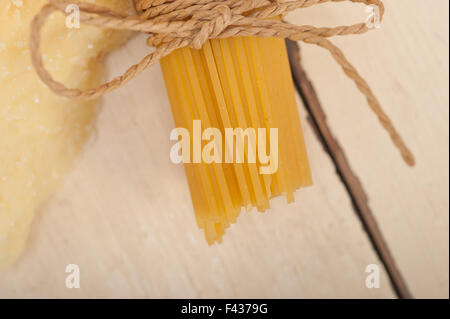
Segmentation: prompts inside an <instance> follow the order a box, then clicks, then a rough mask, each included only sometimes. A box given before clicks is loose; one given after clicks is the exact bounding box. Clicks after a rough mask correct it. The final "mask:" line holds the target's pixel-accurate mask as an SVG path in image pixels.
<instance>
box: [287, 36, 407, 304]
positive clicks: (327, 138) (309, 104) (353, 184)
mask: <svg viewBox="0 0 450 319" xmlns="http://www.w3.org/2000/svg"><path fill="white" fill-rule="evenodd" d="M286 45H287V48H288V53H289V60H290V63H291V70H292V75H293V78H294V82H295V85H296V87H297V90H298V92H299V94H300V95H301V98H302V100H303V103H304V104H305V107H306V109H307V111H308V113H309V116H310V123H311V124H312V125H313V128H314V130H315V131H316V134H318V137H319V139H320V140H321V142H322V145H323V147H324V148H325V150H326V152H327V153H328V154H329V155H330V157H331V159H332V160H333V162H334V165H335V167H336V171H337V173H338V175H339V177H340V178H341V180H342V182H343V183H344V185H345V187H346V189H347V192H348V193H349V195H350V197H351V199H352V203H353V207H354V209H355V212H356V214H357V215H358V218H359V219H360V220H361V223H362V224H363V227H364V229H365V231H366V233H367V235H368V237H369V239H370V242H371V243H372V246H373V247H374V249H375V251H376V253H377V255H378V257H379V258H380V260H381V262H382V263H383V265H384V267H385V269H386V271H387V273H388V276H389V279H390V281H391V284H392V287H393V289H394V291H395V293H396V294H397V296H398V297H399V298H401V299H410V298H412V295H411V293H410V292H409V290H408V287H407V285H406V282H405V280H404V279H403V276H402V275H401V273H400V271H399V269H398V268H397V266H396V264H395V260H394V258H393V257H392V255H391V253H390V251H389V247H388V246H387V244H386V241H385V240H384V238H383V235H382V233H381V230H380V228H379V227H378V224H377V221H376V219H375V217H374V215H373V213H372V211H371V210H370V207H369V205H368V197H367V195H366V192H365V190H364V188H363V186H362V184H361V182H360V181H359V179H358V177H357V176H356V174H355V173H354V172H353V170H352V168H351V167H350V164H349V162H348V161H347V158H346V156H345V153H344V151H343V150H342V148H341V147H340V145H339V142H338V141H337V140H336V138H335V137H334V136H333V133H332V132H331V129H330V127H329V126H328V124H327V117H326V115H325V113H324V111H323V109H322V106H321V105H320V102H319V99H318V97H317V94H316V92H315V90H314V87H313V86H312V84H311V82H310V80H309V79H308V77H307V75H306V73H305V71H304V70H303V67H302V64H301V56H300V48H299V46H298V44H297V43H296V42H293V41H290V40H287V41H286Z"/></svg>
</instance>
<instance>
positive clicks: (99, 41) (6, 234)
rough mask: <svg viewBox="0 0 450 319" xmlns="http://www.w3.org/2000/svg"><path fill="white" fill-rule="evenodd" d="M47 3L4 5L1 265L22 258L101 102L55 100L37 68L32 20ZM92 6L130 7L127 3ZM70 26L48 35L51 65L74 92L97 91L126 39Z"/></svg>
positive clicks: (54, 20)
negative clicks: (105, 60) (41, 210)
mask: <svg viewBox="0 0 450 319" xmlns="http://www.w3.org/2000/svg"><path fill="white" fill-rule="evenodd" d="M46 2H47V1H46V0H0V268H3V267H5V266H6V265H10V264H12V262H13V261H14V260H16V259H17V258H18V257H19V256H20V254H21V252H22V251H23V249H24V246H25V243H26V239H27V234H28V232H29V227H30V224H31V221H32V219H33V215H34V212H35V210H36V208H38V207H39V205H41V204H42V203H43V202H44V201H45V200H46V199H48V198H49V196H50V195H51V194H52V192H54V190H55V188H56V187H57V185H58V183H59V182H60V181H61V178H62V177H63V176H64V174H65V173H66V172H67V171H68V169H69V168H70V167H71V166H72V164H73V162H74V159H75V158H76V156H77V155H78V154H79V153H80V151H81V150H82V148H83V145H84V143H85V142H86V141H87V139H88V138H89V136H90V134H91V132H92V131H93V128H94V125H95V120H96V115H97V113H98V111H99V105H98V102H95V101H91V102H80V101H73V100H69V99H66V98H61V97H59V96H56V95H55V94H53V93H52V92H51V91H50V90H49V89H48V88H47V87H46V86H45V85H44V84H43V83H42V82H40V80H39V79H38V77H37V75H36V74H35V71H34V69H33V68H32V66H31V61H30V51H29V49H28V36H29V23H30V21H31V19H32V18H33V16H34V15H35V14H36V13H37V12H38V11H39V9H40V8H41V7H42V5H43V4H45V3H46ZM89 2H93V3H98V4H101V5H105V6H108V7H110V8H112V9H114V10H116V11H120V12H127V11H130V10H132V4H131V1H129V0H95V1H89ZM65 22H66V21H65V17H64V16H63V15H62V14H61V13H55V14H54V15H53V16H52V17H51V18H50V19H49V21H48V23H47V25H46V27H45V28H44V30H43V33H42V38H43V43H42V52H43V56H44V60H45V63H46V66H47V67H48V69H49V70H50V72H51V73H52V74H53V76H54V77H55V78H56V79H58V80H60V81H62V82H63V83H65V84H66V85H67V86H69V87H78V88H87V87H93V86H95V85H97V84H99V82H100V80H101V79H102V77H101V71H102V70H101V68H102V64H101V63H99V59H100V58H101V57H102V56H103V55H104V53H105V52H107V51H109V50H111V49H113V48H114V47H116V46H117V45H118V44H120V43H123V41H124V39H125V38H126V36H127V35H126V34H125V33H124V32H117V31H110V30H109V31H106V30H101V29H98V28H95V27H89V26H81V28H80V29H69V28H67V27H66V23H65ZM74 196H76V194H74Z"/></svg>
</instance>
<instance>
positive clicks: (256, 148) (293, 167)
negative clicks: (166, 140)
mask: <svg viewBox="0 0 450 319" xmlns="http://www.w3.org/2000/svg"><path fill="white" fill-rule="evenodd" d="M161 67H162V70H163V75H164V78H165V82H166V87H167V92H168V95H169V99H170V103H171V106H172V112H173V116H174V119H175V124H176V126H177V127H179V128H185V129H187V131H188V132H189V134H188V138H189V139H191V141H192V145H193V148H192V150H193V152H190V151H187V150H186V149H184V147H183V146H182V147H181V151H182V153H183V157H184V162H185V170H186V175H187V178H188V182H189V187H190V190H191V196H192V201H193V204H194V210H195V214H196V218H197V222H198V225H199V227H201V228H202V229H204V231H205V235H206V239H207V242H208V243H209V244H212V243H214V242H215V241H219V242H220V241H221V239H222V236H223V234H224V232H225V229H226V228H228V227H229V226H230V224H232V223H234V222H235V221H236V218H237V217H238V215H239V213H240V211H241V208H242V207H245V208H247V210H248V209H250V208H252V207H256V208H257V209H258V210H259V211H261V212H263V211H265V210H266V209H268V208H269V200H270V199H271V198H273V197H275V196H279V195H285V196H286V197H287V200H288V202H292V201H293V200H294V192H295V190H297V189H299V188H300V187H304V186H308V185H311V173H310V169H309V164H308V158H307V155H306V149H305V144H304V140H303V134H302V128H301V124H300V119H299V114H298V109H297V103H296V99H295V93H294V87H293V83H292V79H291V73H290V68H289V61H288V57H287V52H286V47H285V44H284V40H282V39H275V38H268V39H258V38H246V37H235V38H228V39H219V40H209V41H207V42H206V43H205V44H204V45H203V47H202V48H201V50H195V49H191V48H181V49H178V50H176V51H175V52H173V53H171V54H170V55H168V56H167V57H165V58H163V59H162V60H161ZM200 125H201V127H202V128H203V129H205V130H204V131H203V134H202V135H203V136H202V142H201V143H202V145H197V147H196V146H195V144H196V143H198V141H199V140H200V138H199V135H200V134H201V132H202V130H201V127H200ZM208 128H214V129H215V131H214V130H213V131H211V132H212V133H211V134H208V133H207V132H208V130H207V129H208ZM214 132H216V134H214ZM181 133H182V132H181V131H180V132H179V135H180V136H181V137H183V135H182V134H181ZM205 133H206V134H205ZM230 133H231V134H230ZM183 145H185V144H183ZM223 149H225V150H224V151H222V150H223ZM199 152H202V154H201V155H203V156H201V155H199V154H195V153H199ZM186 153H187V154H186ZM205 153H206V154H205ZM210 153H213V156H212V159H211V160H209V161H208V160H206V161H205V157H207V156H206V155H209V154H210ZM229 154H232V156H229V158H226V157H227V156H226V155H229ZM267 154H269V155H267ZM256 155H257V156H256Z"/></svg>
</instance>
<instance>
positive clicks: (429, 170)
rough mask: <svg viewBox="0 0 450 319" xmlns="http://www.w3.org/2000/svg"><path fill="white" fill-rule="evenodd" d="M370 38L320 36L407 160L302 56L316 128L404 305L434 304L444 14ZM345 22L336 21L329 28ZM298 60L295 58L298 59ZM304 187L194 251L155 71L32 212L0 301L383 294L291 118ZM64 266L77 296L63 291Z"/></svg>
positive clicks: (369, 256) (339, 13) (442, 292)
mask: <svg viewBox="0 0 450 319" xmlns="http://www.w3.org/2000/svg"><path fill="white" fill-rule="evenodd" d="M386 6H387V9H388V11H387V16H386V20H385V21H384V23H383V27H382V28H381V29H380V30H377V31H374V32H372V33H369V34H368V35H364V36H354V37H353V36H352V37H346V38H342V39H337V40H335V43H338V44H339V45H340V47H341V48H343V49H344V51H345V52H346V53H347V54H348V57H349V59H350V61H352V62H353V63H354V64H355V65H356V66H357V68H358V69H359V70H361V73H362V75H363V76H364V77H365V78H367V80H368V81H369V83H370V84H371V85H372V86H373V89H374V91H375V93H376V94H377V96H378V97H379V98H380V100H381V102H382V104H383V106H384V107H385V108H386V109H387V111H388V113H389V114H390V115H391V116H392V118H393V120H394V122H395V124H396V125H397V126H398V128H399V130H400V132H401V133H402V134H403V135H404V137H405V138H406V140H407V141H408V142H409V143H410V145H411V147H412V149H413V151H414V152H415V154H416V156H417V161H418V165H417V167H416V168H415V169H410V168H408V167H405V166H404V164H403V162H402V161H401V158H400V156H399V155H398V154H397V152H396V150H395V149H394V148H393V147H392V146H391V144H390V142H389V139H388V137H387V135H386V134H385V133H384V132H383V131H382V130H381V129H380V127H379V126H378V123H377V122H376V119H375V117H374V116H373V115H372V114H371V113H370V112H369V111H368V110H367V106H366V103H365V101H364V100H363V98H362V97H361V96H360V93H359V92H358V91H357V90H356V89H355V88H354V86H353V84H352V83H351V82H350V81H348V80H347V79H346V78H345V76H344V75H343V74H342V72H341V70H340V69H338V67H337V66H336V65H334V63H333V61H332V60H331V58H330V57H329V56H328V55H327V53H325V52H322V51H321V50H320V49H318V48H313V47H307V46H302V52H303V56H304V57H303V58H304V66H305V68H306V69H307V71H308V75H309V77H310V78H311V79H312V80H313V82H314V84H315V86H316V89H317V91H318V92H319V97H320V99H321V101H322V104H323V107H324V108H325V109H326V111H327V115H328V118H329V123H330V125H331V126H332V127H333V131H334V132H335V133H336V135H337V137H338V138H339V140H340V143H341V146H342V147H343V148H344V150H345V151H346V153H347V157H348V158H349V160H350V162H351V164H352V166H353V168H354V169H355V171H356V172H357V174H358V175H359V177H360V179H361V181H362V183H363V185H364V187H365V189H366V191H367V192H368V194H369V197H370V205H371V207H372V210H373V212H374V214H375V217H376V218H377V220H378V223H379V225H380V227H381V230H382V232H383V234H384V235H385V238H386V240H387V242H388V245H389V246H390V248H391V251H392V253H393V255H394V258H395V260H396V261H397V264H398V265H399V266H400V270H401V271H402V273H403V275H404V276H405V278H406V281H407V283H408V285H409V286H410V288H411V290H412V293H413V295H414V296H416V297H448V180H449V176H448V162H449V160H448V142H449V140H448V126H449V123H448V2H447V1H445V0H433V1H419V0H395V1H394V0H389V1H386ZM342 7H343V8H341V6H340V5H323V6H321V8H320V9H319V8H317V9H307V10H304V11H302V12H298V13H295V14H293V15H291V16H290V17H289V19H291V20H294V21H296V22H297V23H301V24H314V25H334V24H341V23H345V22H346V21H347V17H348V19H350V20H351V19H353V20H352V21H353V22H356V21H358V22H359V21H360V20H361V18H363V19H364V17H365V15H366V13H365V11H364V7H362V6H346V5H343V6H342ZM343 17H345V19H343ZM144 42H145V37H143V36H138V37H135V38H133V39H132V40H131V41H130V43H129V44H128V45H127V46H126V47H124V48H122V49H120V50H118V51H117V52H115V53H114V54H112V55H111V56H110V57H109V58H108V60H107V65H108V70H109V72H108V76H109V77H111V76H113V75H115V74H117V73H119V72H121V71H123V70H125V68H126V67H127V66H128V65H130V64H131V63H134V62H136V61H138V60H139V58H140V57H142V56H143V55H144V54H145V52H147V51H148V48H146V47H145V44H144ZM303 48H304V49H303ZM299 108H300V111H301V115H302V122H303V126H304V130H305V139H306V144H307V148H308V152H309V156H310V160H311V166H312V171H313V177H314V181H315V185H314V186H313V187H311V188H309V189H305V190H302V191H299V192H297V194H296V202H295V203H294V204H292V205H287V204H286V203H285V200H284V199H277V200H275V201H274V202H273V209H272V210H271V211H270V212H268V213H266V214H260V213H257V212H256V211H252V212H250V213H243V214H242V215H241V217H240V218H239V220H238V223H237V224H236V225H234V226H233V227H232V228H231V229H230V231H229V232H228V233H227V234H226V236H225V238H224V243H223V244H221V245H214V246H212V247H209V246H208V245H207V244H206V243H205V240H204V238H203V234H202V233H201V232H200V230H199V229H198V228H197V226H196V224H195V219H194V214H193V210H192V206H191V202H190V198H189V190H188V186H187V182H186V179H185V176H184V171H183V168H182V167H181V166H177V165H174V164H172V163H171V162H170V160H169V150H170V147H171V143H170V141H169V133H170V131H171V129H172V128H173V120H172V116H171V113H170V108H169V104H168V100H167V96H166V93H165V88H164V84H163V81H162V76H161V72H160V69H159V66H155V67H153V68H151V69H150V70H149V71H147V72H145V73H144V74H142V75H141V76H139V77H138V78H137V79H136V80H134V81H133V82H132V83H130V84H128V85H127V86H126V87H124V88H122V89H120V90H118V91H116V92H113V93H112V94H109V95H108V96H107V97H105V98H104V106H103V110H102V112H101V114H100V116H99V120H98V126H97V133H96V134H95V136H93V137H92V140H91V141H90V142H89V144H88V145H87V147H86V150H85V152H84V153H83V155H82V156H81V157H80V159H79V160H78V161H77V165H76V167H75V168H74V169H73V171H72V173H71V174H70V175H69V176H68V177H67V179H66V181H65V183H64V185H63V186H62V187H61V189H60V190H59V191H58V193H57V194H55V196H54V197H53V198H52V199H51V200H50V201H49V202H48V203H47V204H46V205H45V206H44V207H42V208H41V209H40V211H39V213H38V214H37V217H36V219H35V222H34V225H33V231H32V233H31V235H30V238H29V246H28V248H27V249H26V252H25V254H24V255H23V257H22V258H21V259H20V260H19V261H18V262H17V263H16V264H15V265H14V266H13V267H11V268H10V269H9V270H7V271H5V272H3V273H1V274H0V297H7V298H11V297H40V298H46V297H69V298H82V297H124V298H130V297H138V298H143V297H150V298H158V297H159V298H161V297H163V298H164V297H169V298H170V297H172V298H173V297H175V298H178V297H182V298H195V297H199V298H206V297H208V298H214V297H218V298H222V297H238V298H244V297H248V298H251V297H255V298H256V297H268V298H277V297H287V298H302V297H303V298H312V297H324V298H333V297H340V298H345V297H356V298H394V297H395V294H394V293H393V290H392V288H391V286H390V283H389V281H388V278H387V275H386V272H385V270H384V269H383V268H381V287H380V288H379V289H368V288H366V286H365V279H366V276H367V274H366V273H365V269H366V266H367V265H369V264H377V265H380V266H381V264H380V261H379V260H378V258H377V256H376V254H375V252H374V250H373V248H372V246H371V245H370V242H369V240H368V237H367V235H366V233H365V232H364V230H363V228H362V225H361V223H360V221H359V219H358V218H357V216H356V214H355V213H354V210H353V207H352V204H351V200H350V197H349V196H348V193H347V191H346V189H345V188H344V186H343V185H342V183H341V182H340V180H339V178H338V177H337V175H336V172H335V169H334V166H333V164H332V162H331V160H330V158H329V157H328V154H327V153H326V152H325V151H324V149H323V147H322V145H321V144H320V142H319V141H318V140H317V138H316V136H315V134H314V132H313V131H312V129H311V127H310V126H309V125H308V124H307V121H306V119H305V114H306V112H305V110H304V108H303V106H302V104H301V102H300V100H299ZM67 264H78V265H79V266H80V270H81V288H80V289H67V288H66V286H65V278H66V276H67V274H66V273H65V268H66V265H67Z"/></svg>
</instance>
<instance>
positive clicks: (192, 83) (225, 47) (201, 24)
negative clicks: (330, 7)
mask: <svg viewBox="0 0 450 319" xmlns="http://www.w3.org/2000/svg"><path fill="white" fill-rule="evenodd" d="M341 1H342V0H308V1H304V0H286V1H281V0H223V1H222V0H135V4H136V11H137V12H138V16H129V15H123V14H119V13H117V12H113V11H111V10H108V9H106V8H103V7H99V6H95V5H92V4H87V3H83V4H80V11H81V15H80V18H81V21H82V22H85V23H88V24H91V25H95V26H98V27H101V28H108V27H112V28H116V29H121V30H131V31H139V32H145V33H147V34H149V35H150V38H149V44H150V45H152V46H154V47H155V48H156V49H155V51H153V52H151V53H149V54H148V55H147V56H145V57H144V58H143V59H142V60H141V61H140V62H139V63H138V64H135V65H132V66H131V67H130V68H129V69H128V70H127V71H126V72H125V73H123V74H122V75H121V76H118V77H116V78H114V79H112V80H111V81H109V82H107V83H104V84H102V85H100V86H98V87H96V88H93V89H88V90H84V91H83V90H80V89H76V88H68V87H66V86H65V85H64V84H63V83H61V82H58V81H56V80H55V79H53V78H52V76H51V75H50V74H49V72H48V71H47V70H46V68H45V65H44V62H43V59H42V56H41V53H40V36H41V35H40V29H41V28H42V26H43V25H44V23H45V20H46V19H47V18H48V17H49V15H50V14H51V13H52V12H54V11H64V10H65V5H66V4H67V2H66V1H64V0H52V1H50V3H49V4H48V5H46V6H44V7H43V8H42V10H41V11H40V13H39V14H38V15H37V16H36V17H35V19H34V20H33V22H32V25H31V29H32V31H31V36H30V48H31V58H32V61H33V65H34V66H35V69H36V72H37V74H38V75H39V77H40V78H41V80H42V81H43V82H44V83H45V84H46V85H48V87H49V88H50V89H52V90H53V91H54V92H55V93H57V94H59V95H63V96H66V97H69V98H79V99H92V98H95V97H98V96H101V95H103V94H105V93H107V92H110V91H112V90H114V89H115V88H118V87H120V86H122V85H123V84H125V83H127V82H128V81H130V80H131V79H133V78H134V77H135V76H136V75H138V74H139V73H140V72H142V71H143V70H145V69H146V68H148V67H150V66H151V65H153V64H155V63H156V62H157V61H161V65H162V69H163V73H164V78H165V81H166V84H167V85H166V86H167V91H168V95H169V98H170V101H171V105H172V110H173V115H174V118H175V122H176V125H177V126H178V127H179V128H180V129H179V131H177V134H175V135H177V138H178V135H179V136H181V141H180V148H179V149H178V151H180V150H181V151H182V152H181V153H182V154H181V155H179V154H178V155H179V156H178V157H179V158H181V159H182V160H183V161H184V162H185V163H186V165H185V167H186V173H187V176H188V180H189V185H190V189H191V194H192V199H193V203H194V210H195V212H196V216H197V221H198V224H199V226H200V227H201V228H203V229H204V230H205V233H206V238H207V241H208V243H214V242H215V241H220V240H221V238H222V236H223V234H224V232H225V229H226V228H227V227H229V225H230V224H231V223H233V222H235V220H236V218H237V216H238V214H239V212H240V210H241V208H242V207H245V208H247V209H250V208H252V207H256V208H257V209H258V210H259V211H265V210H266V209H268V208H269V200H270V199H271V198H273V197H274V196H278V195H285V196H286V197H287V200H288V202H291V201H293V200H294V195H293V194H294V191H295V190H297V189H298V188H300V187H303V186H307V185H310V184H311V174H310V171H309V165H308V160H307V155H306V151H305V145H304V141H303V136H302V131H301V125H300V121H299V116H298V110H297V106H296V102H295V96H294V89H293V84H292V81H291V78H290V69H289V65H288V59H287V54H286V49H285V45H284V42H283V40H280V38H289V39H291V40H294V41H303V42H305V43H310V44H315V45H318V46H320V47H322V48H324V49H326V50H328V51H329V52H330V53H331V55H332V57H333V58H334V59H335V61H336V62H337V63H338V64H339V65H340V66H341V67H342V68H343V70H344V72H345V74H346V75H347V76H349V78H351V79H352V80H353V81H354V82H355V84H356V86H357V87H358V89H359V90H360V91H361V92H362V93H363V94H364V95H365V97H366V98H367V102H368V104H369V106H370V108H371V109H372V110H373V112H374V113H375V114H376V115H377V117H378V119H379V121H380V123H381V125H382V126H383V128H384V129H386V131H387V132H388V133H389V136H390V137H391V139H392V141H393V143H394V145H395V146H396V147H397V148H398V150H399V151H400V153H401V155H402V157H403V159H404V160H405V162H406V163H407V164H408V165H411V166H413V165H414V164H415V160H414V156H413V154H412V153H411V151H410V150H409V149H408V147H407V146H406V145H405V143H404V141H403V139H402V138H401V136H400V135H399V134H398V132H397V131H396V129H395V127H394V126H393V124H392V123H391V121H390V119H389V117H388V116H387V115H386V114H385V112H384V111H383V109H382V108H381V105H380V103H379V102H378V100H377V98H376V96H375V95H374V94H373V92H372V91H371V89H370V86H369V85H368V84H367V82H366V81H365V80H364V79H363V78H362V77H361V76H360V75H359V74H358V72H357V70H356V69H355V68H354V67H353V66H352V65H351V64H350V62H349V61H348V60H347V59H346V58H345V56H344V54H343V53H342V52H341V51H340V50H339V48H337V47H336V46H335V45H333V43H332V42H330V41H329V40H328V39H327V38H329V37H332V36H336V35H349V34H361V33H364V32H367V31H368V30H369V27H368V25H367V23H359V24H354V25H349V26H338V27H334V28H315V27H312V26H297V25H293V24H290V23H286V22H282V21H279V20H278V21H277V20H276V17H278V16H279V15H282V14H285V13H288V12H290V11H293V10H296V9H299V8H306V7H310V6H313V5H316V4H321V3H325V2H341ZM348 1H350V2H354V3H363V4H366V5H375V6H376V7H377V8H378V9H379V14H380V21H381V18H382V17H383V14H384V6H383V3H382V1H381V0H348ZM253 37H254V38H253ZM271 37H273V38H271ZM275 38H277V39H275ZM202 126H203V127H204V128H206V130H205V132H203V134H202ZM227 133H228V134H227ZM186 136H187V139H188V140H189V143H187V144H188V147H186V146H184V144H185V143H183V140H186ZM191 140H192V145H193V147H192V148H193V150H192V154H191V149H190V144H191V143H190V142H191ZM235 140H236V149H235V148H234V145H235V144H234V141H235ZM222 146H225V147H224V149H225V151H221V150H222ZM187 149H188V151H186V150H187ZM267 150H269V154H267ZM173 153H175V152H173ZM177 153H179V152H177ZM224 153H225V155H224ZM256 155H258V156H256ZM205 159H206V160H205Z"/></svg>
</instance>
